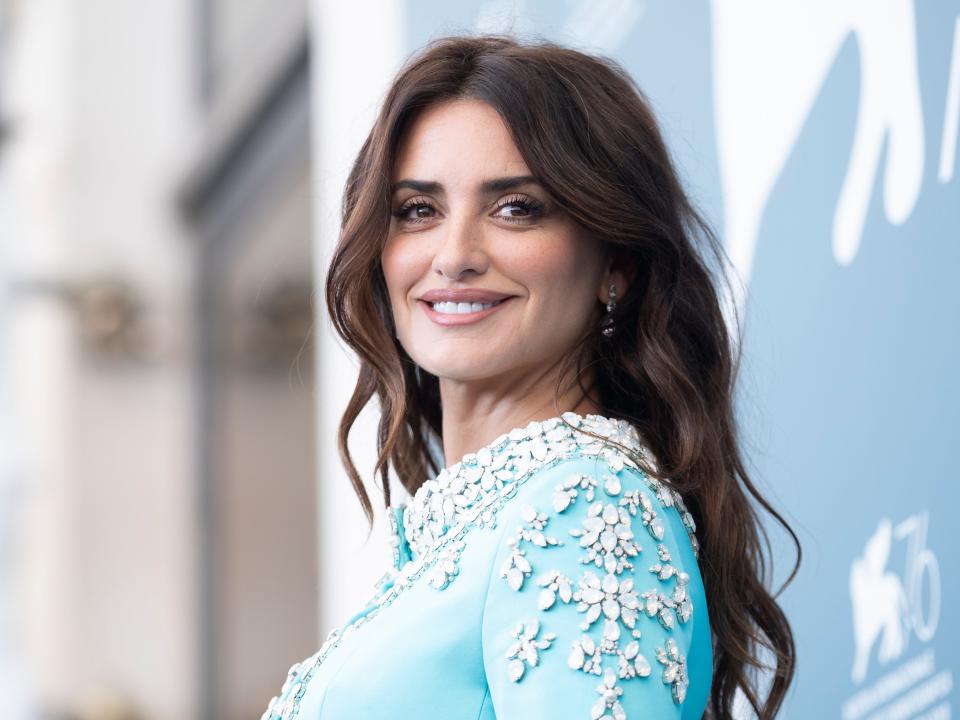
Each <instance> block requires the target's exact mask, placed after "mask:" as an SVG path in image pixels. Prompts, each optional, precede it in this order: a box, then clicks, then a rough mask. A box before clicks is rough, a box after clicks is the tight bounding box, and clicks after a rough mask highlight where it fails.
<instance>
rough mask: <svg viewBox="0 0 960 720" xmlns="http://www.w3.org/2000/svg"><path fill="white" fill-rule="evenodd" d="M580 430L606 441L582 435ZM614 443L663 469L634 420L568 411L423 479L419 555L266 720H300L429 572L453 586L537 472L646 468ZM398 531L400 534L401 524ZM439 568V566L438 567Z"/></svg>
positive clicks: (293, 676) (589, 492)
mask: <svg viewBox="0 0 960 720" xmlns="http://www.w3.org/2000/svg"><path fill="white" fill-rule="evenodd" d="M564 421H566V423H569V425H570V426H572V428H571V427H569V426H568V425H567V424H565V422H564ZM574 428H575V429H574ZM580 429H583V430H586V431H588V432H591V433H594V434H596V435H600V436H601V437H602V438H605V439H597V438H594V437H591V436H589V435H587V434H585V433H582V432H578V430H580ZM608 440H612V441H614V442H616V443H619V444H621V445H624V446H625V447H627V448H629V449H630V450H631V451H632V452H635V453H637V454H638V455H639V456H640V457H641V458H642V460H643V462H644V463H646V464H647V465H648V466H650V467H653V468H655V467H656V463H655V460H654V458H653V457H652V456H651V455H650V453H649V451H648V450H647V448H646V447H645V446H644V445H643V444H642V443H641V442H640V439H639V437H638V435H637V431H636V429H635V428H634V427H633V426H632V425H631V424H630V423H628V422H626V421H625V420H620V419H614V418H606V417H603V416H600V415H586V416H581V415H578V414H576V413H573V412H567V413H564V414H563V415H562V416H560V417H555V418H550V419H549V420H545V421H542V422H531V423H529V424H528V425H527V426H526V427H525V428H515V429H513V430H511V431H510V432H509V433H505V434H503V435H500V436H499V437H498V438H496V439H495V440H494V441H493V442H492V443H490V444H489V445H487V446H485V447H483V448H481V449H480V450H478V451H477V452H476V453H468V454H467V455H465V456H464V457H463V458H462V459H461V460H460V462H458V463H455V464H454V465H451V466H449V467H447V468H444V469H443V470H441V471H440V473H439V474H438V475H437V476H436V478H434V479H431V480H427V481H426V482H424V483H423V485H421V487H420V488H419V489H418V490H417V492H416V493H415V494H414V496H413V497H412V498H410V499H408V500H407V501H406V503H404V506H403V515H402V520H403V525H404V528H403V533H404V539H405V540H406V542H407V546H408V547H409V550H410V551H411V554H412V556H413V557H412V559H411V560H409V561H408V562H406V563H405V564H404V565H403V566H402V567H395V568H392V569H391V570H389V571H388V572H387V574H386V575H385V576H384V577H383V578H381V580H379V581H378V586H379V585H382V587H381V588H378V590H377V593H375V595H374V597H373V598H372V599H371V600H370V602H369V603H368V607H366V608H365V609H364V611H363V612H361V613H358V614H357V615H355V616H354V617H353V618H352V619H351V620H350V621H349V622H348V623H346V624H345V625H344V626H343V627H340V628H334V629H333V630H331V631H330V634H329V635H328V636H327V639H326V640H325V641H324V643H323V645H322V646H321V648H320V650H318V651H317V653H316V654H315V655H313V656H311V657H310V658H308V659H306V660H304V661H303V662H301V663H297V664H296V665H294V666H293V667H292V668H291V670H290V672H289V673H288V677H287V680H286V681H285V683H284V686H283V688H282V689H281V693H280V697H284V698H285V699H284V700H283V701H282V702H281V700H280V697H274V698H272V699H271V701H270V703H269V706H268V708H267V710H266V712H264V714H263V719H262V720H294V718H296V717H297V715H298V713H299V708H300V700H301V698H302V697H303V694H304V693H305V692H306V687H307V684H308V682H309V680H310V678H311V677H312V676H313V675H314V674H315V673H316V670H317V668H318V667H319V666H320V664H321V663H322V662H323V660H324V659H325V658H326V656H327V655H328V654H329V653H330V652H332V651H333V650H334V649H335V648H336V647H338V646H339V645H340V643H341V642H343V640H344V639H345V638H346V637H349V636H350V635H351V634H352V633H354V632H356V631H357V629H358V628H360V627H362V626H363V625H365V624H366V623H368V622H369V621H370V620H372V619H373V618H375V617H376V616H377V615H378V614H379V612H380V611H381V610H382V609H383V608H385V607H387V606H389V605H390V604H391V603H393V601H394V600H395V599H396V598H397V597H398V596H399V595H400V594H401V593H403V592H404V591H405V590H407V589H408V588H409V587H411V586H412V585H413V584H414V583H415V582H416V581H417V580H418V579H419V578H420V577H421V576H422V575H424V574H429V580H428V583H429V584H430V586H431V587H435V588H436V589H438V590H442V589H444V588H446V587H447V586H448V585H449V583H450V582H451V581H452V580H453V579H454V578H455V577H456V575H457V572H456V570H457V563H458V559H459V553H460V551H461V550H462V548H463V544H462V543H461V542H460V541H461V540H462V539H463V537H464V536H465V535H466V534H467V532H469V531H470V530H472V529H476V528H485V527H491V528H492V527H496V515H497V512H498V511H499V509H500V508H501V507H502V506H503V505H504V504H506V503H507V502H508V501H509V500H510V498H512V497H513V495H514V494H516V491H517V489H518V487H519V486H520V485H522V484H523V483H524V482H526V481H527V480H528V479H529V478H530V477H531V476H533V475H534V474H535V473H536V472H538V471H540V470H544V469H546V468H549V467H551V466H552V465H555V464H557V463H559V462H562V461H563V460H565V459H567V458H569V457H573V456H577V455H579V456H582V457H595V458H600V459H604V460H606V461H607V463H608V465H609V466H610V468H612V469H613V470H614V471H619V470H621V469H622V468H623V467H626V466H629V467H632V468H636V469H638V470H639V469H640V468H639V466H638V465H637V464H636V462H634V460H633V459H632V458H631V457H630V456H628V455H626V454H624V453H623V451H622V450H620V449H619V448H617V447H615V446H613V445H611V444H610V443H609V442H608ZM645 477H646V476H645ZM647 482H648V484H650V486H651V487H652V488H654V489H656V490H657V491H658V497H660V495H659V493H660V492H665V493H667V498H668V499H669V501H670V503H671V504H672V503H673V502H674V501H676V503H677V505H678V508H679V509H681V511H682V512H681V516H682V517H683V520H684V524H685V526H686V528H687V530H688V532H689V534H690V537H691V542H692V543H693V544H694V551H695V552H696V547H697V546H696V538H695V537H694V536H693V532H694V530H695V526H694V525H693V518H692V516H690V515H689V513H686V511H685V509H684V508H683V505H682V500H681V499H680V496H679V495H675V494H674V493H673V491H672V490H670V489H669V488H666V487H665V486H662V485H660V484H659V483H657V482H655V481H653V480H652V479H648V480H647ZM595 484H596V483H595V481H593V482H592V483H591V482H590V481H589V480H588V481H587V484H586V486H583V487H581V488H580V489H582V490H583V491H584V494H585V496H586V497H587V499H588V501H592V500H593V487H594V485H595ZM615 487H616V484H615V483H614V484H610V485H605V489H607V491H608V494H616V493H615V492H614V493H610V492H609V490H611V489H614V488H615ZM570 489H574V488H572V487H571V488H570ZM573 497H576V495H574V496H573ZM664 504H667V503H666V502H665V503H664ZM392 527H394V526H392ZM394 532H395V533H396V536H397V538H398V539H399V528H397V529H396V530H394ZM394 564H395V565H398V564H399V556H398V555H397V554H394ZM438 565H439V569H435V568H436V567H437V566H438ZM546 591H550V592H552V593H554V598H556V597H560V599H561V600H562V601H563V602H570V600H571V599H576V598H574V593H573V591H572V583H571V582H570V580H569V579H566V580H563V579H557V578H555V579H554V581H551V582H549V583H547V584H546V585H544V591H543V592H541V596H543V600H546V599H547V596H546V595H544V592H546ZM294 670H296V671H295V672H294ZM288 691H289V693H288Z"/></svg>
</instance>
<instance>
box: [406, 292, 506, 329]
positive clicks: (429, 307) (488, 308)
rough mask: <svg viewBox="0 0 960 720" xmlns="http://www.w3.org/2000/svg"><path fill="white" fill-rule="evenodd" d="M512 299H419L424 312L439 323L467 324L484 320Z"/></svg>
mask: <svg viewBox="0 0 960 720" xmlns="http://www.w3.org/2000/svg"><path fill="white" fill-rule="evenodd" d="M508 300H510V298H509V297H506V298H503V299H502V300H497V301H496V302H492V303H455V302H436V303H431V302H427V301H426V300H419V301H418V302H419V304H420V305H421V306H422V307H423V309H424V312H425V313H426V314H427V317H429V318H430V319H431V320H433V321H434V322H435V323H437V324H438V325H448V326H449V325H467V324H469V323H474V322H477V321H478V320H483V319H484V318H485V317H488V316H489V315H492V314H493V313H495V312H496V311H497V310H498V309H499V308H500V306H501V305H503V304H504V303H505V302H507V301H508Z"/></svg>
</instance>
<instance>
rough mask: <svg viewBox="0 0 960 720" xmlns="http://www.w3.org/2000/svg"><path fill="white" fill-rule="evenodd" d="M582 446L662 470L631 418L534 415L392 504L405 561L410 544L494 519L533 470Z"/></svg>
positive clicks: (416, 552) (425, 546) (434, 542)
mask: <svg viewBox="0 0 960 720" xmlns="http://www.w3.org/2000/svg"><path fill="white" fill-rule="evenodd" d="M583 431H586V432H583ZM594 436H597V437H594ZM618 445H620V446H623V447H624V448H626V449H627V450H628V451H629V452H624V451H623V449H622V448H620V447H617V446H618ZM578 453H579V454H583V455H588V456H597V457H604V458H606V459H607V460H608V462H609V463H610V466H611V467H613V468H614V470H616V471H618V470H619V469H622V468H623V466H624V465H631V466H633V467H638V463H637V460H635V459H634V458H635V457H639V459H640V460H641V461H642V462H643V463H645V464H646V465H647V466H648V467H650V468H651V469H654V470H656V462H655V459H654V457H653V456H652V454H651V453H650V451H649V450H648V448H647V447H646V445H645V444H644V443H643V441H642V440H641V438H640V435H639V433H638V432H637V429H636V428H635V427H634V426H633V425H632V424H631V423H630V422H628V421H626V420H623V419H620V418H610V417H606V416H604V415H596V414H587V415H580V414H578V413H575V412H573V411H567V412H565V413H563V414H561V415H557V416H555V417H552V418H547V419H546V420H533V421H531V422H529V423H527V425H525V426H521V427H515V428H512V429H511V430H508V431H507V432H505V433H502V434H500V435H498V436H497V437H496V438H494V439H493V440H491V441H490V442H489V443H487V444H486V445H484V446H483V447H481V448H479V449H478V450H475V451H473V452H468V453H466V454H465V455H464V456H463V457H462V458H460V459H459V460H458V461H457V462H455V463H453V464H452V465H448V466H446V467H444V468H443V469H442V470H440V471H439V472H438V473H437V474H436V475H435V476H434V477H432V478H428V479H427V480H425V481H424V482H423V483H422V484H421V485H420V487H419V488H417V490H416V492H415V493H414V494H413V495H412V496H411V497H409V498H407V499H406V500H404V502H403V504H402V505H400V506H395V507H393V508H392V512H390V513H388V517H391V518H392V520H391V524H392V526H393V527H392V529H393V530H394V538H393V540H392V542H393V544H394V546H395V547H394V551H395V560H397V561H400V562H402V559H403V557H401V556H408V555H410V554H411V551H412V555H413V556H423V555H424V554H425V553H427V552H428V551H429V550H430V549H431V548H436V547H437V546H438V543H441V542H443V543H445V542H446V541H447V540H449V537H450V536H451V535H456V536H458V537H459V536H460V535H462V533H463V532H465V530H466V528H468V527H474V526H481V527H482V526H486V525H493V524H495V516H496V513H497V510H498V509H499V507H500V506H501V505H502V504H503V503H505V502H506V501H507V500H508V499H509V498H510V497H512V496H513V495H514V494H515V493H516V491H517V488H518V486H519V485H521V484H523V483H524V482H525V481H526V479H527V477H529V476H530V475H532V474H533V473H535V472H536V471H538V470H540V469H542V468H545V467H548V466H550V465H553V464H555V463H557V462H560V461H561V460H563V459H564V458H566V457H569V456H571V455H574V454H578Z"/></svg>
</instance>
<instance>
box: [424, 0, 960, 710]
mask: <svg viewBox="0 0 960 720" xmlns="http://www.w3.org/2000/svg"><path fill="white" fill-rule="evenodd" d="M793 5H794V7H786V6H785V4H781V3H764V2H762V1H761V0H751V1H745V0H733V1H731V2H719V1H718V2H717V3H714V4H712V5H711V4H707V3H704V2H699V3H668V2H665V1H661V2H650V3H645V2H630V1H627V0H592V1H590V0H574V1H568V2H556V1H549V0H540V1H533V0H531V1H529V2H504V1H494V2H477V1H472V2H471V1H465V2H458V3H456V4H451V3H445V2H441V1H440V0H409V1H408V2H407V4H406V8H407V11H406V16H405V17H406V27H405V32H406V47H407V49H408V50H409V51H411V52H412V51H414V50H415V49H417V48H420V47H421V46H422V45H423V44H424V43H425V42H426V41H428V40H429V39H431V38H434V37H437V36H440V35H444V34H447V33H455V32H462V31H474V30H493V31H500V30H512V31H514V32H516V33H518V34H521V35H523V34H536V35H539V36H542V37H545V38H548V39H552V40H556V41H558V42H562V43H565V44H569V45H573V46H576V47H579V48H581V49H584V50H586V51H590V52H598V53H601V54H606V55H609V56H611V57H613V58H615V59H616V60H618V61H619V62H621V63H622V64H623V65H624V66H625V67H626V68H627V69H628V70H629V71H630V72H631V73H632V74H633V76H634V77H635V78H636V80H637V82H638V84H639V85H640V87H641V88H642V89H643V90H644V91H645V93H646V94H647V95H648V97H649V98H650V100H651V101H652V103H653V106H654V110H655V112H656V113H657V115H658V117H659V119H660V121H661V124H662V126H663V128H664V131H665V134H666V137H667V142H668V144H669V145H670V148H671V152H672V153H673V155H674V157H675V159H676V161H677V163H678V166H679V167H680V170H681V172H682V174H683V177H684V180H685V182H686V184H687V187H688V189H689V190H690V192H691V194H692V195H693V196H694V198H695V201H696V202H697V203H698V204H699V205H700V207H701V208H702V209H703V210H704V212H705V214H706V215H707V217H708V219H709V220H710V221H711V222H712V223H713V224H714V227H715V228H716V229H717V230H718V232H719V234H720V235H721V237H722V238H723V240H724V243H725V244H726V245H727V248H728V253H729V254H730V256H731V258H732V259H733V260H734V262H735V264H736V266H737V268H738V271H739V274H740V276H741V278H743V280H744V282H745V286H746V288H747V290H746V293H745V294H743V295H741V296H739V297H738V298H737V299H736V300H737V302H738V303H739V304H740V305H741V307H743V308H745V313H746V334H745V339H744V351H745V352H744V355H745V362H744V367H743V374H742V376H741V386H740V396H739V413H740V417H741V421H742V424H743V429H744V439H745V442H746V450H747V453H748V455H749V457H750V459H751V461H752V464H753V472H754V479H755V480H757V481H758V484H759V485H760V487H761V488H762V489H763V490H764V491H765V492H766V493H767V494H768V496H769V497H770V498H771V500H772V501H773V502H774V504H775V505H776V507H778V508H779V509H781V510H782V511H783V513H784V515H785V516H786V517H787V519H788V520H789V521H790V522H791V524H792V525H793V527H794V529H795V530H796V531H797V533H798V534H799V536H800V539H801V542H802V543H803V547H804V552H805V557H804V563H803V565H802V569H801V572H800V575H799V576H798V578H797V580H796V581H795V582H794V583H793V584H792V585H791V586H790V587H789V588H788V589H787V590H786V591H785V592H784V594H783V596H782V597H781V601H782V604H783V606H784V608H785V610H786V611H787V613H788V615H789V617H790V619H791V622H792V625H793V628H794V631H795V634H796V639H797V643H798V649H799V665H798V675H797V679H796V683H795V686H794V689H793V691H792V692H791V695H790V697H789V699H788V702H787V704H786V709H785V711H784V713H783V714H782V716H783V717H789V718H797V719H805V718H811V717H842V718H844V720H859V719H860V718H873V719H880V718H884V719H887V720H893V719H895V718H926V719H928V720H934V719H945V718H949V717H950V716H951V708H952V705H953V702H954V700H953V698H954V695H955V693H954V690H953V678H954V671H955V669H956V668H957V667H958V662H960V648H958V641H960V632H958V622H957V621H958V613H957V611H956V609H955V607H954V606H953V604H952V602H950V599H951V598H955V597H957V596H958V590H960V588H958V577H960V572H958V570H960V560H958V552H957V550H958V546H960V543H958V538H960V533H958V531H957V526H956V525H954V523H955V522H957V520H956V518H954V517H953V516H954V514H955V513H956V508H957V504H958V502H960V490H958V481H960V471H958V470H957V465H956V463H955V462H954V461H953V458H952V453H953V451H954V448H955V446H954V445H953V442H954V440H955V437H956V435H957V433H958V430H960V422H958V420H960V417H958V416H960V382H958V380H957V374H956V371H955V369H956V366H957V358H958V355H960V290H958V285H960V283H958V277H957V276H958V273H960V193H958V187H960V178H958V176H960V167H957V166H958V165H960V160H958V157H957V155H958V153H957V134H958V106H960V3H958V2H946V1H942V2H931V1H927V2H918V3H916V4H915V5H914V4H913V3H911V2H905V1H902V0H884V2H883V3H862V2H849V1H847V2H845V1H843V0H832V1H830V2H827V1H826V0H815V1H814V0H811V1H810V2H805V3H794V4H793ZM774 6H776V7H774ZM768 527H769V528H770V530H771V533H772V535H773V539H774V540H775V548H776V552H777V555H776V562H775V567H776V574H775V585H776V586H778V587H779V585H780V583H781V582H782V580H783V579H784V577H785V575H786V572H787V571H788V569H789V568H790V567H791V565H792V561H793V556H792V554H791V553H790V549H791V547H790V545H789V544H788V543H787V542H786V541H785V537H784V536H783V534H782V532H780V531H779V530H778V528H777V527H776V526H775V525H774V524H773V523H772V522H770V523H768Z"/></svg>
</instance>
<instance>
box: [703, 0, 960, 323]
mask: <svg viewBox="0 0 960 720" xmlns="http://www.w3.org/2000/svg"><path fill="white" fill-rule="evenodd" d="M711 28H712V42H713V97H714V116H715V122H716V134H717V154H718V158H717V159H718V163H719V169H720V180H721V184H722V192H723V212H724V228H723V233H722V234H723V238H724V242H725V243H726V246H727V251H728V253H729V255H730V258H731V260H732V262H733V264H734V266H735V267H736V269H737V272H738V274H739V276H740V279H741V280H742V281H743V283H744V287H739V286H738V287H737V293H738V296H737V297H736V298H734V299H735V300H736V304H737V306H738V307H742V303H743V295H742V294H741V293H742V292H743V291H745V286H746V285H747V284H749V279H750V271H751V268H752V265H753V257H754V251H755V246H756V242H757V233H758V229H759V226H760V222H761V219H762V217H763V213H764V210H765V208H766V205H767V202H768V200H769V198H770V194H771V192H772V191H773V187H774V185H775V183H776V181H777V179H778V178H779V176H780V174H781V172H782V170H783V167H784V165H785V164H786V162H787V158H788V157H789V156H790V154H791V153H792V152H793V151H794V148H795V145H796V141H797V137H798V136H799V134H800V132H801V130H802V128H803V125H804V123H805V122H806V120H807V117H808V116H809V114H810V111H811V109H812V108H813V105H814V103H815V102H816V100H817V97H818V96H819V95H820V91H821V88H822V87H823V84H824V82H825V80H826V77H827V74H828V73H829V72H830V70H831V68H832V67H833V65H834V62H835V60H836V56H837V53H838V52H839V50H840V47H841V45H842V44H843V43H844V42H845V41H846V40H847V38H848V37H849V36H850V35H851V33H852V34H853V36H854V38H855V39H856V43H857V49H858V53H859V61H860V62H859V75H860V88H859V94H858V96H857V99H856V103H857V107H856V119H855V121H854V123H855V124H854V127H852V128H849V129H848V128H845V127H838V128H837V131H838V132H848V131H852V133H853V143H852V147H851V149H850V156H849V158H847V159H844V158H839V159H837V160H836V162H837V164H838V165H839V166H840V167H842V168H844V170H845V177H844V179H843V183H842V186H841V188H840V192H839V196H838V198H837V206H836V210H835V212H834V217H833V229H832V234H833V237H832V246H833V256H834V259H835V260H836V262H837V263H839V264H841V265H848V264H849V263H851V262H853V259H854V258H855V257H856V254H857V251H858V249H859V247H860V240H861V236H862V233H863V225H864V220H865V218H866V214H867V209H868V205H869V202H870V196H871V194H872V192H873V187H874V184H875V182H876V179H877V176H878V175H879V174H880V173H881V172H882V181H883V211H884V213H885V214H886V218H887V220H888V221H889V222H890V223H892V224H894V225H900V224H902V223H903V222H905V221H906V220H907V218H908V217H909V216H910V214H911V213H912V212H913V208H914V207H915V205H916V202H917V198H918V197H919V194H920V188H921V184H922V180H923V162H924V150H925V138H924V128H923V108H922V105H921V102H920V87H919V76H918V69H917V38H916V29H915V27H914V5H913V2H912V0H888V1H887V2H882V3H871V2H863V1H862V0H807V2H802V3H771V2H767V0H724V1H723V2H720V1H719V0H713V2H712V3H711ZM949 62H950V68H949V78H948V82H947V86H946V87H945V88H944V91H945V96H946V104H945V110H944V118H943V126H942V127H943V133H942V136H941V138H940V164H939V172H938V176H937V177H938V180H939V181H940V182H943V183H946V182H948V181H949V180H950V179H951V178H952V176H953V167H954V165H953V161H954V155H955V154H956V147H957V132H958V119H957V118H958V106H960V18H958V20H957V23H956V25H955V27H954V37H953V52H952V55H951V60H950V61H949ZM936 104H937V101H936V100H934V105H936ZM884 142H886V143H887V145H886V155H885V164H884V165H883V166H882V167H881V166H880V155H881V151H882V150H883V145H884Z"/></svg>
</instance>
